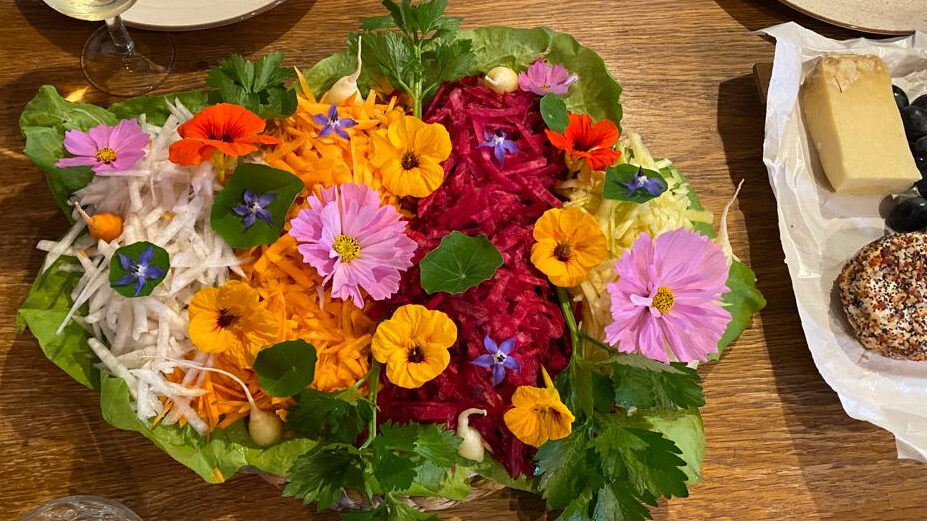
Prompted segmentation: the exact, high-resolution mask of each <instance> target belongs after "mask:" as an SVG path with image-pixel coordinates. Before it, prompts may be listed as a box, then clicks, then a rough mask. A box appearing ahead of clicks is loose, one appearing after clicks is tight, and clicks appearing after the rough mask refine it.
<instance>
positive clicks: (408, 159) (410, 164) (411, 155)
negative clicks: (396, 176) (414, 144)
mask: <svg viewBox="0 0 927 521" xmlns="http://www.w3.org/2000/svg"><path fill="white" fill-rule="evenodd" d="M418 165H419V159H418V155H417V154H416V153H415V152H413V151H411V150H406V153H405V154H403V155H402V169H403V170H412V169H413V168H417V167H418Z"/></svg>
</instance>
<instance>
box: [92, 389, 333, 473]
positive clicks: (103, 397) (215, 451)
mask: <svg viewBox="0 0 927 521" xmlns="http://www.w3.org/2000/svg"><path fill="white" fill-rule="evenodd" d="M100 384H101V385H100V407H101V409H102V411H103V419H104V420H106V422H107V423H109V424H110V425H112V426H113V427H116V428H119V429H123V430H129V431H136V432H138V433H140V434H142V435H143V436H145V437H146V438H148V439H149V440H151V441H152V443H154V444H155V445H156V446H157V447H158V448H159V449H161V450H163V451H164V452H166V453H167V454H168V455H170V456H171V457H172V458H174V459H175V460H177V461H178V462H180V463H182V464H184V465H186V466H187V467H189V468H191V469H192V470H193V471H194V472H196V473H197V474H199V475H200V477H202V478H203V479H204V480H206V481H208V482H210V483H221V482H223V481H225V480H226V479H228V478H229V477H231V476H232V475H233V474H235V473H236V472H238V471H239V470H242V469H246V468H252V469H256V470H260V471H263V472H267V473H269V474H275V475H278V476H282V475H284V474H286V472H287V471H288V470H289V469H290V466H291V465H292V464H293V461H295V460H296V458H297V457H299V455H300V454H302V453H304V452H306V451H307V450H309V449H310V448H311V447H312V446H313V445H314V444H315V442H313V441H311V440H307V439H305V438H294V439H289V440H284V441H282V442H280V443H278V444H276V445H273V446H271V447H268V448H266V449H262V448H260V447H258V446H257V445H255V444H254V442H253V441H251V437H250V436H249V435H248V429H247V427H246V426H245V422H244V421H243V420H242V421H239V422H236V423H234V424H232V425H231V426H229V427H227V428H225V429H219V430H214V431H212V432H211V433H210V435H209V436H208V437H203V436H200V435H199V434H197V433H196V431H194V430H193V429H192V428H191V427H190V426H185V427H181V426H179V425H176V424H175V425H161V424H158V425H155V426H151V425H148V424H145V423H142V422H141V421H140V420H139V419H138V418H137V417H136V415H135V409H134V408H133V407H132V400H131V397H130V395H129V388H128V387H127V386H126V382H125V380H123V379H121V378H118V377H116V376H113V375H111V374H109V373H106V372H104V373H102V374H101V377H100Z"/></svg>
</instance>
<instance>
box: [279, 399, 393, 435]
mask: <svg viewBox="0 0 927 521" xmlns="http://www.w3.org/2000/svg"><path fill="white" fill-rule="evenodd" d="M373 409H374V406H373V404H372V403H370V402H369V401H368V400H367V399H366V398H364V397H362V396H361V395H360V394H358V392H357V391H356V390H353V389H346V390H344V391H340V392H337V393H327V392H322V391H316V390H315V389H305V390H304V391H303V392H301V393H300V394H299V395H298V396H297V399H296V404H295V405H293V406H291V407H290V408H289V412H288V413H287V422H286V426H287V430H290V431H293V433H294V434H296V435H297V436H302V437H306V438H310V439H313V440H320V441H337V442H341V443H353V442H354V441H355V440H356V439H357V436H358V435H360V433H362V432H363V431H364V429H366V428H367V425H368V423H369V422H370V418H372V417H373Z"/></svg>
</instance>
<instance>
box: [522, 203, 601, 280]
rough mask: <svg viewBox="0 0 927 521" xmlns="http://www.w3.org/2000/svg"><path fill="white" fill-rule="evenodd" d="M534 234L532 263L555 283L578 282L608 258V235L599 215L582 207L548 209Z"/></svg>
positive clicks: (536, 226)
mask: <svg viewBox="0 0 927 521" xmlns="http://www.w3.org/2000/svg"><path fill="white" fill-rule="evenodd" d="M533 235H534V240H535V241H537V242H535V243H534V245H532V246H531V263H532V264H534V266H535V267H536V268H537V269H539V270H540V271H541V272H542V273H544V274H545V275H547V277H548V278H549V279H550V281H551V282H553V283H554V285H555V286H560V287H564V288H571V287H573V286H576V285H578V284H579V283H581V282H583V281H585V280H586V278H587V277H588V272H589V268H592V267H594V266H597V265H598V264H599V263H601V262H602V261H603V260H605V255H606V253H607V247H606V244H605V234H604V233H602V229H601V228H599V223H598V221H596V219H595V217H593V216H591V215H589V214H588V213H586V212H584V211H583V210H580V209H579V208H566V209H563V208H551V209H550V210H547V211H546V212H544V215H542V216H541V217H540V218H539V219H538V220H537V222H536V223H534V232H533Z"/></svg>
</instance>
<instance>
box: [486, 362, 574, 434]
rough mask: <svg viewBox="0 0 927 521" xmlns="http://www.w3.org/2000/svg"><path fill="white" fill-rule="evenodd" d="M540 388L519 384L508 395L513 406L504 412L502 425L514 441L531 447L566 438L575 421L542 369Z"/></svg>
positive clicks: (545, 371) (548, 376)
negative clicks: (503, 424) (511, 393)
mask: <svg viewBox="0 0 927 521" xmlns="http://www.w3.org/2000/svg"><path fill="white" fill-rule="evenodd" d="M541 372H542V373H543V375H544V387H534V386H530V385H522V386H520V387H519V388H518V389H515V394H513V395H512V405H513V407H512V408H511V409H509V410H508V411H506V413H505V416H504V417H503V419H504V420H505V426H506V427H508V428H509V430H510V431H512V434H514V435H515V437H516V438H518V439H519V440H521V441H522V443H525V444H527V445H531V446H532V447H540V446H541V445H544V444H545V443H547V442H548V441H549V440H560V439H563V438H566V437H567V436H569V435H570V432H571V431H572V429H573V420H575V419H576V418H575V417H574V416H573V413H572V412H570V409H568V408H567V406H566V405H564V404H563V402H562V401H561V400H560V393H558V392H557V388H556V387H554V383H553V382H552V381H551V380H550V375H549V374H547V370H546V369H544V368H543V367H542V368H541Z"/></svg>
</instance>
